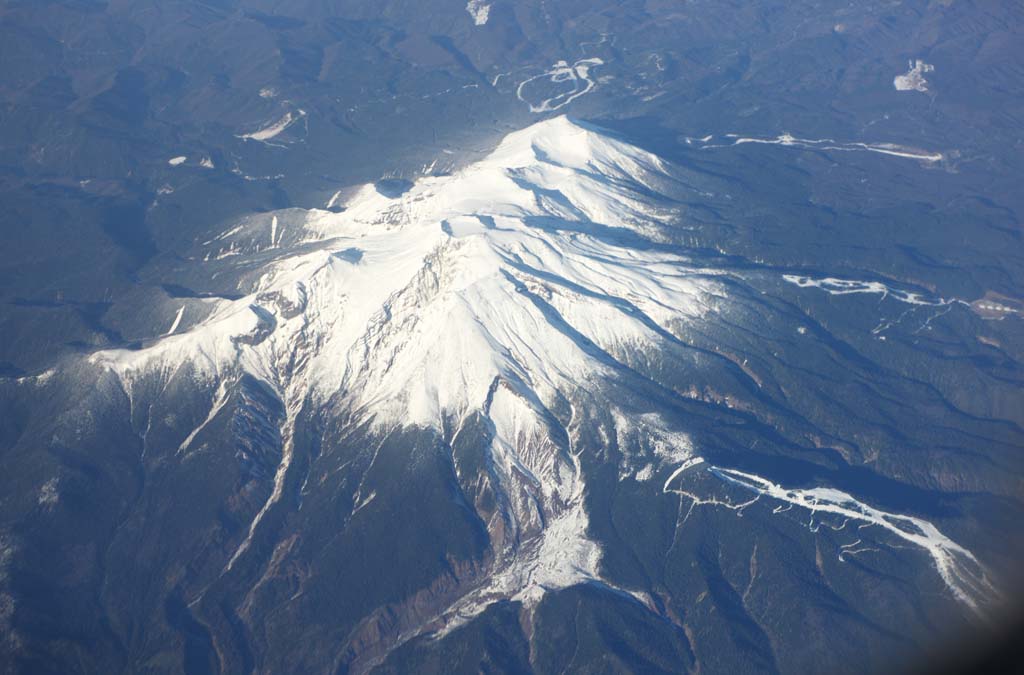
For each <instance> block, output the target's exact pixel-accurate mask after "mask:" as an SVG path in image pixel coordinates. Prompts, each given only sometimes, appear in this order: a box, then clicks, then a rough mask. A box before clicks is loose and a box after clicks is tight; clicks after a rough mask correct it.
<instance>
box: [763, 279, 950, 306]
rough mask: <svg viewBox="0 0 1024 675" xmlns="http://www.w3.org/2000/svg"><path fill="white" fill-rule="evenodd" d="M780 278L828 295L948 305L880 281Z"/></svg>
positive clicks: (947, 302) (912, 303)
mask: <svg viewBox="0 0 1024 675" xmlns="http://www.w3.org/2000/svg"><path fill="white" fill-rule="evenodd" d="M782 278H783V279H784V280H786V281H787V282H789V283H791V284H795V285H797V286H799V287H800V288H817V289H819V290H822V291H825V292H826V293H828V294H829V295H850V294H856V293H869V294H875V295H881V296H882V297H883V298H892V299H893V300H896V301H898V302H902V303H905V304H908V305H926V306H929V307H941V306H944V305H948V304H949V303H950V301H948V300H943V299H942V298H926V297H924V296H922V295H921V294H919V293H913V292H911V291H905V290H901V289H898V288H893V287H892V286H887V285H885V284H883V283H882V282H880V281H858V280H856V279H836V278H834V277H824V278H820V279H815V278H813V277H807V276H800V275H796V274H783V275H782Z"/></svg>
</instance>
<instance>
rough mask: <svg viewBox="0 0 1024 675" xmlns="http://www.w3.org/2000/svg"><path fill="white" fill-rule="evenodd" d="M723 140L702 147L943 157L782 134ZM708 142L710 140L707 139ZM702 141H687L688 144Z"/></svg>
mask: <svg viewBox="0 0 1024 675" xmlns="http://www.w3.org/2000/svg"><path fill="white" fill-rule="evenodd" d="M725 138H728V139H730V140H731V141H732V142H731V143H728V144H726V145H720V144H714V145H704V146H703V147H704V148H706V149H711V148H725V147H729V148H731V147H734V146H737V145H746V144H748V143H754V144H759V145H781V146H784V147H795V148H809V149H812V150H832V151H837V152H873V153H877V154H881V155H887V156H890V157H902V158H904V159H916V160H920V161H922V162H941V161H942V160H943V159H945V155H943V154H942V153H941V152H927V151H924V150H918V149H916V148H910V147H907V146H904V145H897V144H896V143H863V142H859V141H837V140H835V139H833V138H799V137H797V136H793V135H792V134H789V133H782V134H779V135H778V136H775V137H774V138H759V137H755V136H740V135H738V134H725ZM708 140H710V138H709V139H708ZM694 141H700V142H705V141H704V139H693V138H691V139H688V142H694Z"/></svg>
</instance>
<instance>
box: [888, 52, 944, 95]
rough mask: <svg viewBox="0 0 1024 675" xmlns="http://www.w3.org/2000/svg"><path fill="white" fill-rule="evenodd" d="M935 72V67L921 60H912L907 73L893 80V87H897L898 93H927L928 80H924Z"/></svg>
mask: <svg viewBox="0 0 1024 675" xmlns="http://www.w3.org/2000/svg"><path fill="white" fill-rule="evenodd" d="M933 70H935V66H933V65H931V64H930V63H925V62H924V61H922V60H921V59H917V60H914V59H911V60H910V62H909V65H908V70H907V72H905V73H904V74H902V75H897V76H896V77H895V78H893V81H892V86H894V87H896V90H897V91H921V92H927V91H928V80H926V79H925V78H924V74H925V73H930V72H932V71H933Z"/></svg>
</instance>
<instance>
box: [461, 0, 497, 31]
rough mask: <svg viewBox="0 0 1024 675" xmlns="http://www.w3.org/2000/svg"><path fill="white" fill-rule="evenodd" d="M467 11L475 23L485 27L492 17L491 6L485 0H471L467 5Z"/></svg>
mask: <svg viewBox="0 0 1024 675" xmlns="http://www.w3.org/2000/svg"><path fill="white" fill-rule="evenodd" d="M466 11H467V12H469V15H470V16H471V17H473V23H475V24H476V25H477V26H483V25H484V24H486V23H487V19H488V18H490V16H491V6H490V5H489V4H487V3H485V2H484V1H483V0H469V2H468V3H466Z"/></svg>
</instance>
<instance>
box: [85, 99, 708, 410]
mask: <svg viewBox="0 0 1024 675" xmlns="http://www.w3.org/2000/svg"><path fill="white" fill-rule="evenodd" d="M671 180H672V178H671V175H670V173H669V170H668V168H667V167H666V165H665V164H664V163H663V162H662V161H661V160H659V159H658V158H657V157H655V156H654V155H652V154H650V153H648V152H646V151H644V150H641V149H638V148H635V147H633V146H630V145H628V144H627V143H624V142H622V141H620V140H618V139H615V138H613V137H612V136H610V135H608V134H606V133H603V132H601V131H600V130H598V129H596V128H594V127H591V126H589V125H586V124H584V123H579V122H575V121H573V120H570V119H569V118H566V117H558V118H553V119H550V120H547V121H544V122H541V123H538V124H535V125H533V126H531V127H529V128H527V129H524V130H522V131H518V132H515V133H512V134H510V135H509V136H508V137H507V138H505V140H504V141H502V142H501V143H500V144H499V146H498V147H497V148H496V149H495V150H494V152H493V153H492V154H491V155H489V156H488V157H487V158H485V159H484V160H482V161H480V162H478V163H476V164H473V165H471V166H469V167H467V168H466V169H464V170H463V171H460V172H459V173H457V174H455V175H453V176H444V177H430V178H424V179H421V180H420V181H418V182H417V183H416V184H415V185H413V186H412V188H411V189H409V190H408V191H406V192H405V193H403V194H402V195H400V196H398V197H393V196H388V195H385V194H382V193H380V192H379V191H376V190H374V189H373V187H372V186H367V187H366V188H364V189H363V190H362V191H361V192H359V193H358V194H357V195H356V196H355V197H354V198H353V200H352V201H351V202H350V203H349V204H348V208H347V209H346V210H345V211H344V212H342V213H331V212H327V211H311V212H309V213H308V214H307V217H306V220H305V223H304V228H303V233H302V234H301V235H300V238H299V239H297V240H295V241H294V243H293V244H292V246H291V247H290V250H289V246H288V245H287V244H282V243H281V242H280V241H279V240H280V238H281V237H280V235H279V234H278V233H277V227H276V223H277V217H276V216H273V221H274V223H275V227H274V228H273V229H274V231H275V235H274V236H275V239H277V240H278V241H275V242H273V246H274V247H275V248H281V249H282V251H281V254H280V255H279V256H278V257H277V258H276V259H275V261H274V262H273V263H271V264H270V265H269V266H268V268H267V269H266V271H265V272H264V273H263V275H262V276H261V278H260V279H259V281H258V283H257V284H256V287H255V289H253V292H251V293H250V294H249V295H248V296H247V297H245V298H243V299H241V300H238V301H235V302H230V303H223V304H222V306H221V307H220V308H219V309H218V310H217V311H216V312H215V313H214V314H213V315H212V316H211V317H210V318H209V319H208V320H207V321H205V322H204V323H202V324H200V325H198V326H195V327H193V328H192V329H191V330H189V331H188V332H186V333H183V334H182V333H180V332H179V334H176V335H171V336H168V337H166V338H164V339H162V340H160V341H158V342H156V343H155V344H154V345H153V346H151V347H149V348H148V349H144V350H141V351H138V352H118V351H114V352H103V353H100V354H97V355H96V356H95V360H96V361H98V362H102V363H106V364H108V365H110V366H112V367H114V368H116V369H117V370H119V371H120V372H122V373H123V374H124V375H126V376H127V377H129V378H130V377H131V376H132V374H133V373H138V372H140V371H144V370H146V369H148V368H151V367H152V366H153V365H154V364H156V363H166V362H169V361H181V360H187V361H190V362H191V363H192V365H193V366H194V367H195V368H196V369H197V370H199V371H204V372H206V371H215V372H219V371H221V370H223V369H225V368H230V367H236V366H237V367H240V368H242V369H243V370H245V371H247V372H250V373H251V374H253V375H256V376H257V377H260V378H262V379H264V380H266V381H268V383H270V384H272V385H273V386H275V387H276V388H277V389H278V390H279V391H283V390H284V389H285V388H286V387H287V386H292V387H300V388H301V389H302V390H303V391H304V392H306V393H311V394H312V395H314V396H316V397H318V398H319V399H320V400H327V399H332V400H335V401H337V402H338V403H340V404H343V405H346V406H350V407H351V408H353V409H355V410H361V411H364V412H365V413H366V414H367V415H368V416H371V417H373V418H374V419H375V420H377V422H379V423H385V424H386V423H389V422H398V421H399V420H402V421H406V422H409V423H414V424H422V425H427V426H439V425H440V422H441V420H442V418H443V417H444V415H446V414H455V415H459V414H465V413H467V412H470V411H473V410H478V409H480V408H481V407H482V405H483V402H484V400H485V398H486V395H487V391H488V390H489V388H490V387H491V384H492V382H493V381H494V380H495V378H499V379H510V380H513V381H516V382H519V383H521V384H520V386H521V387H527V388H529V389H530V390H531V391H533V392H534V393H535V394H536V395H537V396H539V397H540V398H541V399H542V400H543V399H545V398H547V397H549V396H551V395H554V393H555V392H560V391H563V390H565V389H567V388H568V389H571V388H573V387H579V386H585V383H586V382H587V380H588V378H592V377H599V376H601V374H602V373H603V371H605V370H607V368H608V366H607V365H606V364H605V363H603V362H602V361H601V360H599V359H594V358H593V357H592V355H591V354H590V353H589V352H588V349H589V348H588V347H585V346H584V345H582V344H581V339H585V340H588V341H590V342H592V343H593V344H596V345H598V346H599V348H600V349H602V350H606V351H609V352H612V353H614V352H615V351H616V350H618V349H621V348H623V347H625V346H626V345H647V346H648V347H651V348H655V347H656V345H657V342H658V340H659V339H660V338H659V337H658V336H657V334H656V331H655V330H652V326H656V327H661V328H663V329H666V330H672V324H673V322H675V321H679V320H682V319H685V318H687V317H693V316H696V315H699V314H700V313H701V312H703V311H706V309H707V307H708V305H709V299H710V298H711V297H712V296H713V294H714V286H713V284H710V283H709V282H708V281H707V280H706V279H705V278H704V276H703V275H691V274H688V273H687V270H688V261H687V260H685V259H683V258H681V257H679V256H677V255H670V254H666V253H660V252H657V251H656V250H653V249H650V248H647V249H637V248H630V247H628V246H626V245H624V244H621V243H617V241H618V239H620V238H618V237H612V236H606V234H607V233H608V232H614V231H619V230H628V231H630V232H632V233H633V234H635V235H639V236H642V237H645V238H650V239H657V238H659V237H660V236H661V233H662V232H663V231H664V228H665V227H666V226H667V223H668V220H669V219H671V218H672V217H673V215H674V214H673V212H672V210H671V206H670V203H669V201H668V200H666V199H659V198H657V197H655V196H652V190H651V186H652V185H654V184H657V183H658V182H659V181H671ZM245 236H246V232H244V231H243V232H241V233H239V234H238V235H237V237H239V238H244V237H245ZM235 243H236V241H235V240H234V239H232V240H231V241H230V242H226V241H223V240H222V241H218V242H216V243H215V244H214V245H216V246H225V245H228V246H234V245H235ZM297 289H302V290H301V297H302V299H301V302H299V300H297V299H296V298H297V296H298V295H300V293H299V291H298V290H297ZM627 308H628V309H629V311H626V310H627ZM268 317H270V318H269V319H268ZM271 324H273V325H271ZM297 352H299V353H301V355H302V359H301V360H299V361H298V362H301V363H303V364H306V365H305V368H304V370H303V372H302V373H299V372H296V371H294V370H292V371H289V370H288V369H287V368H285V367H284V364H285V363H295V362H297V361H296V358H295V357H296V353H297Z"/></svg>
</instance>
